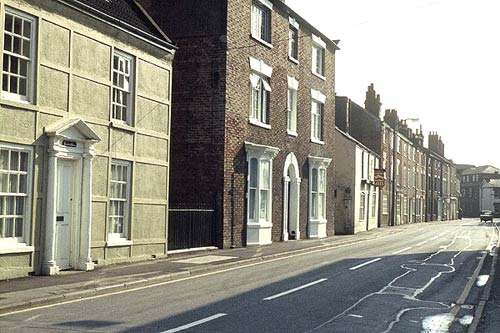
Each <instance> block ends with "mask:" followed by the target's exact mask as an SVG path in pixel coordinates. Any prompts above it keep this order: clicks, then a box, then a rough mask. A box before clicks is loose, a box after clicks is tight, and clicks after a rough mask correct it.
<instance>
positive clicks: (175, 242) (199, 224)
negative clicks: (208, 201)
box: [168, 204, 216, 250]
mask: <svg viewBox="0 0 500 333" xmlns="http://www.w3.org/2000/svg"><path fill="white" fill-rule="evenodd" d="M215 223H216V221H215V211H214V209H213V208H212V207H209V206H208V205H202V204H200V205H189V206H187V205H182V204H175V205H170V207H169V212H168V249H169V250H180V249H190V248H197V247H206V246H215V241H216V239H215V231H216V230H215V228H216V226H215Z"/></svg>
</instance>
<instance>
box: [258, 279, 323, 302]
mask: <svg viewBox="0 0 500 333" xmlns="http://www.w3.org/2000/svg"><path fill="white" fill-rule="evenodd" d="M326 280H328V279H319V280H317V281H314V282H310V283H308V284H304V285H303V286H300V287H297V288H293V289H290V290H287V291H284V292H282V293H279V294H276V295H273V296H269V297H266V298H264V301H270V300H273V299H275V298H278V297H281V296H285V295H288V294H291V293H294V292H296V291H299V290H302V289H304V288H307V287H311V286H314V285H315V284H318V283H321V282H325V281H326Z"/></svg>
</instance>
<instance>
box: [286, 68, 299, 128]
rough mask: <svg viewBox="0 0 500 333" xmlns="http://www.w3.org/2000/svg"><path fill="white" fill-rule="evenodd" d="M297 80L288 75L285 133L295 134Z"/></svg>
mask: <svg viewBox="0 0 500 333" xmlns="http://www.w3.org/2000/svg"><path fill="white" fill-rule="evenodd" d="M298 89H299V81H297V80H296V79H295V78H294V77H291V76H289V77H288V95H287V134H288V135H291V136H297V135H298V134H297V103H298Z"/></svg>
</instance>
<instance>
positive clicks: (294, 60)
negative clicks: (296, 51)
mask: <svg viewBox="0 0 500 333" xmlns="http://www.w3.org/2000/svg"><path fill="white" fill-rule="evenodd" d="M288 60H290V61H291V62H293V63H294V64H296V65H298V64H299V60H298V59H295V58H294V57H292V56H291V55H288Z"/></svg>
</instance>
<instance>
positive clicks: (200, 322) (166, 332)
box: [161, 313, 227, 333]
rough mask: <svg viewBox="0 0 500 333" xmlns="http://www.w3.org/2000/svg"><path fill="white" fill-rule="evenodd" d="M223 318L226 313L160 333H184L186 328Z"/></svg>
mask: <svg viewBox="0 0 500 333" xmlns="http://www.w3.org/2000/svg"><path fill="white" fill-rule="evenodd" d="M224 316H227V313H218V314H216V315H213V316H210V317H207V318H205V319H200V320H197V321H194V322H192V323H190V324H186V325H183V326H179V327H176V328H172V329H170V330H168V331H163V332H161V333H175V332H180V331H184V330H187V329H188V328H191V327H195V326H198V325H201V324H205V323H208V322H209V321H212V320H215V319H217V318H220V317H224Z"/></svg>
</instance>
